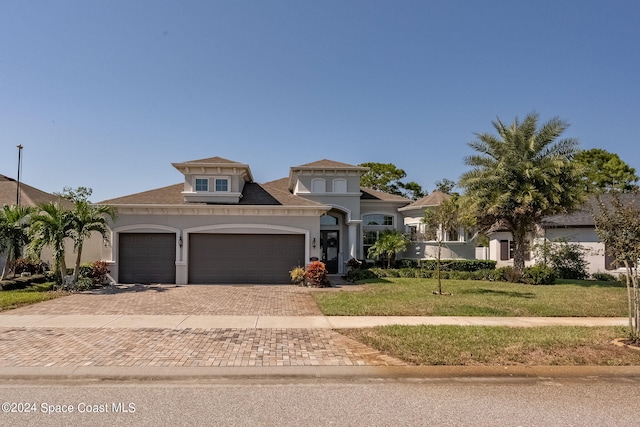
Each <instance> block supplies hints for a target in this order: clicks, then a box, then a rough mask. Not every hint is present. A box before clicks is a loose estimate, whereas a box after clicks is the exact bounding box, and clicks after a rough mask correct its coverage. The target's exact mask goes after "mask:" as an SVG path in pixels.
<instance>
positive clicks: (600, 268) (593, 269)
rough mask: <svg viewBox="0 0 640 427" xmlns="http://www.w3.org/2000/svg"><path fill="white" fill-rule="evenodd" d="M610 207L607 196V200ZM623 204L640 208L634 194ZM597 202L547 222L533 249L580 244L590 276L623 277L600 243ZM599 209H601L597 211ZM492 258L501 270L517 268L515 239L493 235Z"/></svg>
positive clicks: (528, 262) (531, 256) (531, 243)
mask: <svg viewBox="0 0 640 427" xmlns="http://www.w3.org/2000/svg"><path fill="white" fill-rule="evenodd" d="M603 200H604V201H605V203H607V201H606V200H607V198H606V196H605V197H604V199H603ZM621 201H622V202H623V203H625V204H628V203H631V204H635V206H639V204H640V199H639V198H638V196H635V195H632V194H622V195H621ZM595 206H596V205H595V199H593V198H592V199H590V200H589V201H587V202H586V203H585V204H584V205H583V206H581V207H580V208H579V209H577V210H575V211H574V212H572V213H570V214H561V215H552V216H548V217H546V218H544V220H543V222H542V224H541V227H540V232H539V233H538V235H536V236H533V235H532V236H530V238H529V246H530V248H533V247H534V245H535V244H536V243H539V242H541V241H544V240H547V241H549V242H554V241H558V240H566V241H568V242H572V243H579V244H580V245H581V246H582V247H584V248H585V249H586V250H587V254H586V261H587V272H588V273H589V274H594V273H600V272H605V273H616V274H617V273H622V272H623V271H624V269H623V268H620V267H618V266H616V265H615V264H614V259H613V257H611V256H609V255H607V253H606V248H605V245H604V243H602V242H601V241H600V238H599V237H598V233H597V232H596V228H595V223H594V221H593V215H592V213H591V212H592V207H595ZM596 209H597V207H596ZM489 253H490V258H491V259H493V260H495V261H497V267H504V266H508V265H513V238H512V236H511V233H509V232H507V231H497V232H495V233H492V234H491V235H490V243H489ZM536 261H537V260H536V259H535V253H534V251H529V253H528V258H527V260H526V262H525V265H533V264H535V263H536Z"/></svg>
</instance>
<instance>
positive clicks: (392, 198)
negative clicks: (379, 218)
mask: <svg viewBox="0 0 640 427" xmlns="http://www.w3.org/2000/svg"><path fill="white" fill-rule="evenodd" d="M360 191H361V192H362V195H361V196H360V200H382V201H385V202H404V203H409V202H410V201H411V200H410V199H407V198H406V197H402V196H398V195H395V194H391V193H385V192H384V191H378V190H374V189H373V188H367V187H360Z"/></svg>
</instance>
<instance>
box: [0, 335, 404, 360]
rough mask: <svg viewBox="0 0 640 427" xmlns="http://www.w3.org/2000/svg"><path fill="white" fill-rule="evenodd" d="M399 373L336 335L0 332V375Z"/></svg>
mask: <svg viewBox="0 0 640 427" xmlns="http://www.w3.org/2000/svg"><path fill="white" fill-rule="evenodd" d="M394 365H395V366H397V365H405V363H403V362H401V361H399V360H397V359H395V358H392V357H389V356H386V355H383V354H381V353H380V352H378V351H376V350H374V349H372V348H370V347H368V346H366V345H364V344H361V343H359V342H357V341H355V340H352V339H351V338H347V337H345V336H343V335H340V334H339V333H337V332H335V331H332V330H330V329H179V330H177V329H152V328H149V329H95V328H92V329H86V328H82V329H80V328H0V367H5V368H8V367H65V366H135V367H149V366H157V367H167V366H169V367H172V366H175V367H209V366H210V367H216V366H234V367H250V366H394Z"/></svg>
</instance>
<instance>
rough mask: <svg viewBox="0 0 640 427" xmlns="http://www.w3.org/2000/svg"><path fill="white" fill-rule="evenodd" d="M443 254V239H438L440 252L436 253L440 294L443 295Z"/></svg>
mask: <svg viewBox="0 0 640 427" xmlns="http://www.w3.org/2000/svg"><path fill="white" fill-rule="evenodd" d="M441 255H442V241H441V240H438V252H437V255H436V274H437V276H438V294H440V295H442V276H441V274H440V257H441Z"/></svg>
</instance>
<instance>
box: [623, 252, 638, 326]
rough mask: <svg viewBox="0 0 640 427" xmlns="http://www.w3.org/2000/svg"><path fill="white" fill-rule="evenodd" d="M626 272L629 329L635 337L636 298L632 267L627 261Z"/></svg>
mask: <svg viewBox="0 0 640 427" xmlns="http://www.w3.org/2000/svg"><path fill="white" fill-rule="evenodd" d="M624 267H625V268H624V270H625V279H626V280H625V282H626V283H627V304H628V310H627V312H628V314H629V329H630V330H631V335H632V336H633V335H634V334H635V330H636V329H635V327H634V324H633V317H634V313H635V310H634V307H633V305H634V304H633V301H634V297H633V294H632V290H631V274H632V272H631V267H629V262H628V261H627V260H625V261H624Z"/></svg>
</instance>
